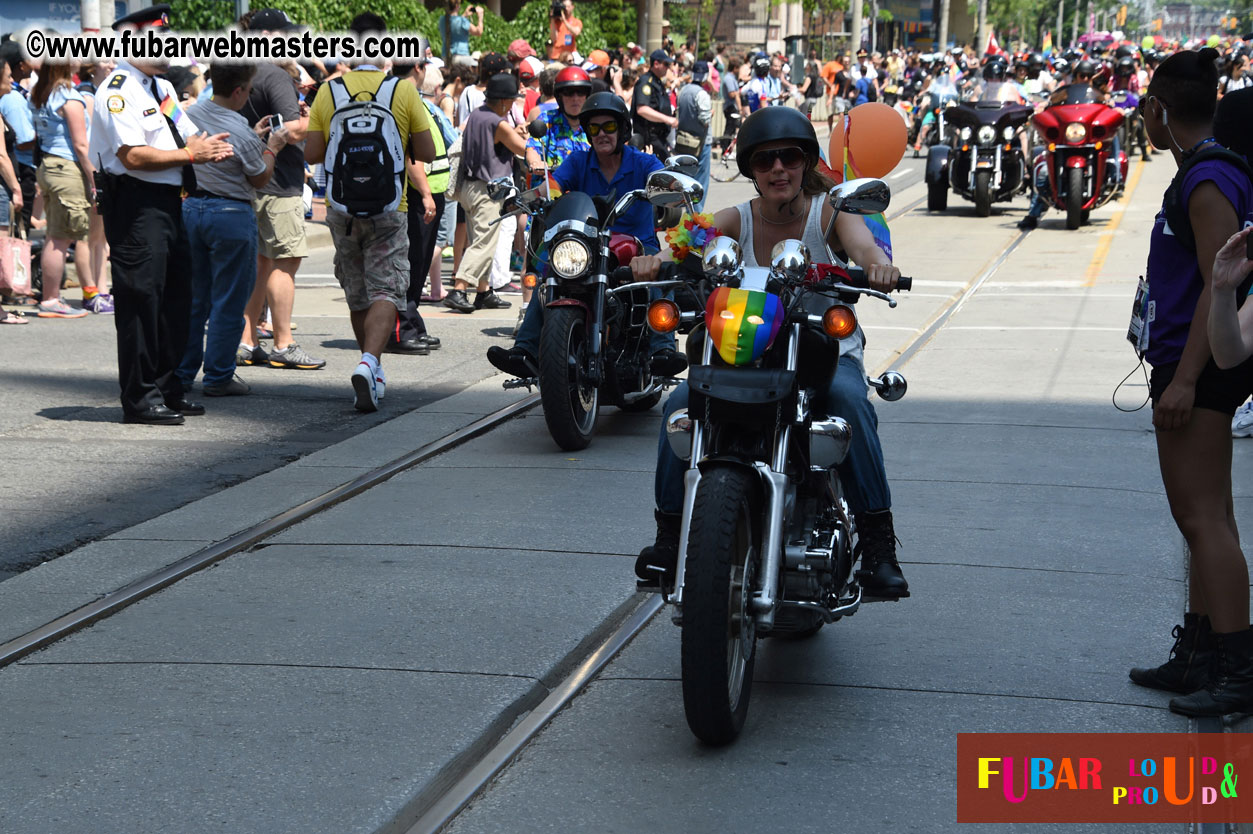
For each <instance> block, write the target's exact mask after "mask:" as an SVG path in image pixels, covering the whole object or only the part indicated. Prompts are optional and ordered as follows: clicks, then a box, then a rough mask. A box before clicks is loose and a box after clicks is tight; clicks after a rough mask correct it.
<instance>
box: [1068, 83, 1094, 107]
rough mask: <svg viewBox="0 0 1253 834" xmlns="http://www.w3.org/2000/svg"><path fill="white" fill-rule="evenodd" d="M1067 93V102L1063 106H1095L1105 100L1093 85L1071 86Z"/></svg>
mask: <svg viewBox="0 0 1253 834" xmlns="http://www.w3.org/2000/svg"><path fill="white" fill-rule="evenodd" d="M1065 93H1066V100H1065V101H1063V102H1062V104H1093V103H1094V102H1098V101H1101V100H1102V99H1103V98H1104V96H1102V95H1101V94H1100V93H1099V92H1098V91H1097V90H1096V88H1095V87H1093V86H1092V85H1091V84H1071V85H1070V86H1068V87H1066V90H1065Z"/></svg>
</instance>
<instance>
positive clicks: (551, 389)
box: [539, 307, 600, 452]
mask: <svg viewBox="0 0 1253 834" xmlns="http://www.w3.org/2000/svg"><path fill="white" fill-rule="evenodd" d="M588 348H589V346H588V342H587V321H586V318H585V315H584V313H583V310H581V309H579V308H577V307H554V308H552V309H550V310H548V311H547V313H546V314H545V316H544V330H543V333H542V335H541V336H540V350H539V393H540V403H541V405H543V408H544V422H545V423H547V424H548V433H549V434H551V435H552V437H553V440H555V441H556V442H557V445H558V446H560V447H561V448H562V449H565V450H566V451H568V452H574V451H578V450H579V449H586V448H587V446H588V444H589V443H591V442H592V435H593V433H595V431H596V416H597V413H598V412H599V410H600V391H599V389H597V387H596V386H595V385H593V384H592V383H591V382H589V381H588V379H587V361H588V355H589V353H590V351H589V349H588Z"/></svg>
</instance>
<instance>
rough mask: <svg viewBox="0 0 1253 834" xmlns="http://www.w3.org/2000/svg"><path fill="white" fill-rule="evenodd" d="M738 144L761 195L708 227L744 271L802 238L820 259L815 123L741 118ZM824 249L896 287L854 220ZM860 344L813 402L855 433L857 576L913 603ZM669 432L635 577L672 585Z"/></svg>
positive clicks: (646, 266)
mask: <svg viewBox="0 0 1253 834" xmlns="http://www.w3.org/2000/svg"><path fill="white" fill-rule="evenodd" d="M739 143H740V144H739V151H738V154H737V158H736V159H737V164H738V165H739V168H740V172H741V173H742V174H743V175H744V176H745V177H747V178H750V179H751V180H752V181H753V184H754V186H755V187H756V189H757V193H758V195H759V196H758V197H756V198H754V199H752V200H749V201H748V202H746V203H741V204H740V205H738V206H735V207H733V208H728V209H723V210H721V211H719V212H718V213H717V214H715V215H714V219H713V225H714V226H715V227H717V228H718V229H719V231H720V232H721V233H722V234H724V235H729V236H731V237H734V238H736V239H737V240H738V241H739V244H740V247H741V249H742V251H743V253H744V265H745V266H758V265H762V264H765V265H768V264H769V263H770V253H771V250H772V249H773V248H774V245H775V244H776V243H779V242H780V241H783V240H788V239H798V240H801V241H802V242H803V243H804V244H805V245H806V246H808V247H809V251H810V252H811V253H813V257H814V258H815V260H826V248H825V247H824V245H823V240H822V230H823V229H824V228H826V225H827V223H828V222H829V221H830V219H831V212H832V207H831V203H830V201H829V200H828V199H827V193H828V192H829V191H830V189H831V188H832V187H834V185H835V184H834V183H833V182H831V180H830V179H828V178H827V177H826V176H824V175H823V174H821V173H819V172H818V170H817V165H818V161H819V146H818V137H817V135H816V134H815V133H814V128H813V125H812V124H811V123H810V121H809V120H808V119H807V118H805V116H804V115H803V114H802V113H801V112H800V111H798V110H793V109H791V108H786V107H771V108H768V109H765V110H760V111H758V112H756V113H754V114H752V115H751V116H749V117H748V118H747V119H746V120H745V121H744V126H743V127H742V128H741V129H740V139H739ZM828 242H829V244H830V247H831V251H832V252H834V253H836V254H837V255H838V256H839V257H841V258H844V259H846V260H852V261H853V262H854V263H856V264H857V265H858V266H860V267H861V268H862V269H864V270H865V272H866V277H867V279H868V281H869V285H870V287H871V289H875V290H879V291H881V292H888V291H890V290H892V289H894V288H895V287H896V283H897V279H898V278H900V270H899V269H897V268H896V267H895V266H893V265H892V263H891V261H890V260H889V259H888V256H887V255H886V254H885V253H884V252H883V250H882V249H880V248H879V247H878V246H877V245H876V244H875V241H874V237H873V236H872V235H871V233H870V230H869V229H868V228H867V227H866V225H865V223H864V221H863V220H862V219H861V218H860V217H858V216H856V215H853V214H844V213H841V214H839V215H838V216H837V218H836V222H835V227H834V229H832V232H831V236H830V238H829V239H828ZM666 254H667V255H668V254H669V253H666ZM666 259H667V260H668V258H666ZM661 263H662V257H661V256H655V255H650V256H644V257H640V258H636V259H635V260H633V261H632V262H631V269H632V272H633V273H634V277H635V279H636V280H637V281H652V280H656V277H657V274H658V271H659V269H660V267H661ZM864 345H865V338H864V336H863V334H862V332H861V328H860V327H859V328H858V330H857V332H856V333H854V334H853V335H852V336H850V337H848V338H846V339H843V340H841V341H840V343H839V351H840V361H839V363H838V366H837V370H836V372H835V374H834V376H833V378H832V379H831V382H830V384H829V385H828V387H827V390H826V391H825V392H823V393H822V394H821V395H820V396H819V397H818V399H817V402H816V403H815V405H816V408H815V412H816V413H820V414H826V415H839V416H840V417H843V418H844V419H845V420H847V421H848V423H849V424H850V425H851V427H852V445H851V446H850V448H849V453H848V457H847V459H846V460H845V462H844V464H843V465H841V466H840V468H839V473H840V480H841V481H842V482H843V484H844V488H845V492H846V494H847V496H848V502H849V505H850V509H851V510H852V511H853V513H854V517H855V519H856V522H857V530H858V545H857V546H858V549H859V551H860V555H861V559H862V572H861V573H860V574H859V579H860V580H861V582H862V587H863V589H864V591H865V594H866V595H867V596H869V597H885V598H897V599H899V598H901V597H907V596H909V585H908V583H907V582H906V581H905V577H904V576H903V575H902V573H901V569H900V566H899V564H898V563H897V560H896V534H895V531H894V530H893V526H892V510H891V506H892V497H891V493H890V491H889V489H888V479H887V472H886V471H885V469H884V465H883V450H882V448H881V446H880V444H879V434H878V425H879V420H878V416H877V415H876V414H875V410H874V406H873V405H871V403H870V400H869V399H868V397H867V394H868V392H869V388H868V386H867V383H866V370H865V365H864V364H863V347H864ZM687 401H688V387H687V383H686V382H685V383H683V384H682V385H680V386H679V387H678V388H677V389H675V391H674V393H673V394H671V396H670V398H669V400H667V401H666V406H665V417H666V418H668V417H669V416H670V414H672V413H673V412H674V411H676V410H677V409H680V408H685V407H686V406H687ZM665 425H666V420H665V419H663V420H662V436H661V438H660V440H659V442H658V450H657V478H656V500H657V509H656V519H657V540H656V542H655V543H654V544H653V545H652V546H651V547H648V548H645V549H644V551H643V552H641V553H640V556H639V558H638V559H637V560H636V566H635V571H636V574H637V575H638V576H639V577H640V579H642V580H644V581H645V582H650V581H651V582H655V581H656V580H657V574H658V572H657V571H656V570H650V569H649V568H650V566H652V567H653V568H661V569H663V570H664V572H665V574H666V576H667V580H666V581H667V584H668V583H669V581H670V579H671V577H673V574H674V570H675V565H676V562H677V559H678V545H679V527H680V522H681V517H682V507H683V472H684V470H685V469H686V468H687V467H686V465H685V464H684V462H683V461H681V460H680V459H679V458H678V457H676V456H675V454H674V452H673V451H671V448H670V444H669V443H668V442H667V440H666V437H665V428H664V427H665Z"/></svg>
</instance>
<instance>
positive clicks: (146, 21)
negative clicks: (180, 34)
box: [113, 3, 170, 31]
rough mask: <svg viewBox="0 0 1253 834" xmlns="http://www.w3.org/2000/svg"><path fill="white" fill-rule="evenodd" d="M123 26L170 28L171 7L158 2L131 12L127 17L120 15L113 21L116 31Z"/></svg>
mask: <svg viewBox="0 0 1253 834" xmlns="http://www.w3.org/2000/svg"><path fill="white" fill-rule="evenodd" d="M123 26H135V27H139V28H144V27H148V28H155V29H168V28H170V7H169V6H168V5H167V4H165V3H157V4H156V5H155V6H149V7H148V8H146V9H140V10H139V11H137V12H131V13H130V14H128V15H127V16H126V17H119V18H118V19H117V20H115V21H113V29H114V30H115V31H120V30H121V28H122V27H123Z"/></svg>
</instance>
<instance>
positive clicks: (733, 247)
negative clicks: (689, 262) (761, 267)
mask: <svg viewBox="0 0 1253 834" xmlns="http://www.w3.org/2000/svg"><path fill="white" fill-rule="evenodd" d="M701 263H702V265H703V266H704V269H705V274H706V275H730V274H732V273H734V272H737V271H738V270H739V268H740V265H741V264H742V263H744V254H743V253H742V252H741V251H740V244H739V243H738V242H737V241H736V240H735V238H733V237H729V236H727V235H721V236H719V237H716V238H714V239H713V242H712V243H710V244H709V245H708V246H706V247H705V254H704V257H703V258H702V259H701Z"/></svg>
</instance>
